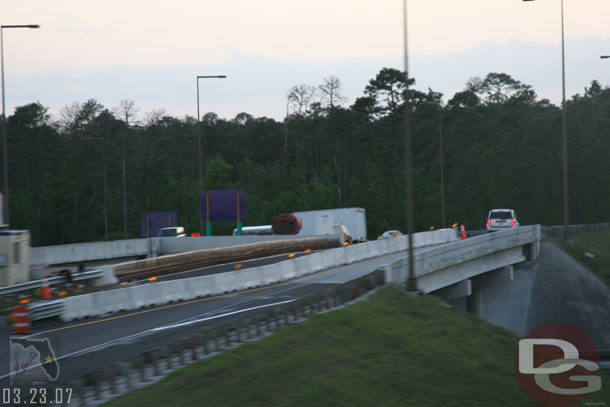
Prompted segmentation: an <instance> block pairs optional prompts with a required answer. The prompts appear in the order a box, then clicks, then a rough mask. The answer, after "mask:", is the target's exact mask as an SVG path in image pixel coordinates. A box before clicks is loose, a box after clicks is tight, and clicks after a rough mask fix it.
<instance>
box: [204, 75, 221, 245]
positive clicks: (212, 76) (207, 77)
mask: <svg viewBox="0 0 610 407" xmlns="http://www.w3.org/2000/svg"><path fill="white" fill-rule="evenodd" d="M226 77H227V76H226V75H197V157H198V161H199V194H201V191H202V190H203V176H202V175H201V172H202V171H203V168H202V165H201V114H200V113H199V79H210V78H216V79H224V78H226ZM199 233H200V234H201V235H202V236H203V219H201V217H200V218H199Z"/></svg>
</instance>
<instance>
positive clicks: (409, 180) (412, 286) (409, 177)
mask: <svg viewBox="0 0 610 407" xmlns="http://www.w3.org/2000/svg"><path fill="white" fill-rule="evenodd" d="M403 42H404V57H405V60H404V64H405V80H406V82H405V162H406V167H407V168H406V177H405V178H406V179H405V181H406V188H407V234H408V235H409V237H408V239H409V274H408V277H407V287H406V288H407V291H408V292H416V291H417V284H416V282H415V253H413V222H414V217H413V168H412V167H413V163H412V158H411V156H412V154H411V105H410V101H409V47H408V38H407V0H403Z"/></svg>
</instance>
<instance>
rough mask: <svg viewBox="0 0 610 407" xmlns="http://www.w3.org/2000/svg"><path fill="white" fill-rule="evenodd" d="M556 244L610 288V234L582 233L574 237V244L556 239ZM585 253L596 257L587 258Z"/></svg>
mask: <svg viewBox="0 0 610 407" xmlns="http://www.w3.org/2000/svg"><path fill="white" fill-rule="evenodd" d="M555 242H557V243H558V244H559V245H560V246H561V247H563V248H564V249H565V250H566V251H567V252H568V253H570V255H572V257H574V258H575V259H577V260H578V261H580V262H581V263H583V264H584V265H585V266H587V267H588V268H589V269H590V270H591V271H593V272H595V273H597V275H598V276H599V277H600V278H601V279H602V281H603V282H604V283H606V285H607V286H608V287H610V232H590V233H582V234H580V235H576V236H574V239H573V243H574V244H570V243H566V242H564V241H563V240H562V239H560V238H556V239H555ZM585 253H591V254H593V255H595V257H594V258H590V257H587V256H585Z"/></svg>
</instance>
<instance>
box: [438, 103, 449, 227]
mask: <svg viewBox="0 0 610 407" xmlns="http://www.w3.org/2000/svg"><path fill="white" fill-rule="evenodd" d="M438 138H439V148H440V156H441V158H440V161H441V163H440V164H441V215H442V216H441V222H442V223H441V227H442V228H443V229H444V228H445V227H446V225H447V217H446V215H445V165H444V156H443V154H444V153H443V101H442V100H439V102H438Z"/></svg>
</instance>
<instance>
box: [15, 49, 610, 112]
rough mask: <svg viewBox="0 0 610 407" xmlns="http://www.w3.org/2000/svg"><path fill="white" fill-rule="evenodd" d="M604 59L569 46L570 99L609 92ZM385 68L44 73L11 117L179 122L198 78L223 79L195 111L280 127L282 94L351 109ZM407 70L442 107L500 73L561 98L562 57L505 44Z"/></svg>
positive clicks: (269, 66)
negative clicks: (71, 111) (117, 114)
mask: <svg viewBox="0 0 610 407" xmlns="http://www.w3.org/2000/svg"><path fill="white" fill-rule="evenodd" d="M604 53H605V54H608V53H610V39H600V38H580V39H568V40H567V43H566V82H567V88H568V89H567V90H568V97H570V96H571V95H574V94H575V93H583V92H584V88H585V87H586V86H589V84H590V83H591V81H592V80H594V79H597V80H599V81H600V82H601V84H602V85H603V86H608V85H610V83H609V82H610V61H609V60H600V59H599V56H600V55H602V54H604ZM383 67H393V68H397V69H400V70H402V69H403V67H402V60H401V59H350V60H337V61H331V62H324V63H315V62H308V61H298V60H294V59H291V60H284V61H281V60H277V59H270V58H265V57H249V56H244V55H242V54H239V53H233V54H232V56H231V57H230V58H227V60H226V62H225V63H215V64H202V65H178V66H171V67H163V68H159V67H130V66H126V65H122V66H114V67H112V68H110V69H103V70H102V69H100V70H95V71H94V70H88V71H86V72H85V73H83V71H82V70H81V71H80V73H79V74H73V73H67V72H65V71H54V72H47V73H45V74H44V76H43V75H42V74H41V76H37V77H32V76H30V77H28V78H26V79H25V80H20V81H19V82H16V81H11V82H9V88H8V89H7V90H8V91H9V92H10V93H9V95H10V98H7V103H8V107H9V110H8V112H9V114H11V112H12V111H13V109H14V107H15V106H19V105H24V104H27V103H30V102H32V101H37V100H38V101H40V102H41V103H42V104H43V105H46V106H49V107H50V108H51V113H52V114H56V113H57V112H58V111H59V109H60V108H61V107H62V106H65V105H69V104H71V103H72V102H74V101H79V102H83V101H86V100H87V99H90V98H95V99H97V100H98V101H99V102H100V103H102V104H104V105H105V106H106V107H109V108H110V107H113V106H116V105H118V103H119V101H120V100H121V99H132V100H134V101H135V102H136V104H137V105H138V106H140V107H142V109H141V112H142V113H143V112H144V111H146V110H147V109H149V108H150V109H152V108H163V109H165V110H166V111H167V113H168V114H171V115H173V116H177V117H184V115H191V116H194V115H195V114H196V112H197V99H196V76H197V75H221V74H224V75H227V78H226V79H202V80H200V83H199V89H200V110H201V112H202V113H204V112H209V111H213V112H216V113H218V115H219V116H221V117H225V118H233V117H235V115H236V114H238V113H240V112H246V113H250V114H252V115H254V116H256V117H258V116H267V117H272V118H275V119H279V120H281V119H282V118H283V117H284V115H285V113H286V94H287V92H288V90H289V89H290V88H291V87H292V86H294V85H298V84H301V83H306V84H309V85H312V86H317V85H319V84H320V83H322V80H323V79H324V78H325V77H327V76H330V75H334V76H337V77H338V78H339V79H340V80H341V83H342V85H343V94H344V95H345V96H346V97H348V98H349V100H350V102H351V103H353V101H354V100H355V99H356V98H358V97H361V96H362V95H363V92H364V88H365V86H366V85H367V83H368V81H369V80H370V79H372V78H374V76H375V75H376V74H377V72H379V70H380V69H381V68H383ZM410 69H411V73H412V75H413V76H414V77H415V79H416V88H417V89H419V90H422V91H427V89H428V88H431V89H432V90H434V91H437V92H441V93H443V94H444V99H445V101H447V100H448V99H450V98H451V97H452V96H453V95H454V94H455V93H456V92H458V91H460V90H463V89H464V88H465V85H466V82H467V81H468V80H469V79H470V78H471V77H473V76H481V77H483V76H485V75H487V74H488V73H489V72H502V73H507V74H509V75H511V76H512V77H513V78H514V79H516V80H519V81H521V82H523V83H525V84H528V85H531V86H532V87H533V88H534V90H535V91H536V93H537V94H538V96H539V98H548V99H550V100H551V101H552V102H553V103H555V104H556V105H558V104H559V101H560V97H561V49H560V46H559V45H540V44H534V43H529V42H522V41H519V40H509V41H506V42H505V43H503V44H492V43H482V44H479V45H477V46H475V47H473V48H471V49H469V50H467V51H464V52H455V53H442V54H434V55H417V54H416V55H412V56H411V58H410Z"/></svg>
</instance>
